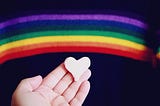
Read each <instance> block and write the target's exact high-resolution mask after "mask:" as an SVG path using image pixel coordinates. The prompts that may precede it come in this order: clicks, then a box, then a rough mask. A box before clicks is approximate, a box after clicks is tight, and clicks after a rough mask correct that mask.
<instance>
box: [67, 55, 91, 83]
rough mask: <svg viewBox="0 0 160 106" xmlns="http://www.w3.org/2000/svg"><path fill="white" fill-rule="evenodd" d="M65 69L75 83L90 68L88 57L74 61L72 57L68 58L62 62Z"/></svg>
mask: <svg viewBox="0 0 160 106" xmlns="http://www.w3.org/2000/svg"><path fill="white" fill-rule="evenodd" d="M64 65H65V68H66V69H67V70H68V71H69V72H70V73H71V74H72V76H73V77H74V80H75V81H78V80H79V78H80V76H81V75H82V74H83V73H84V72H85V71H86V70H87V69H88V68H89V67H90V65H91V61H90V59H89V58H88V57H82V58H80V59H79V60H76V59H75V58H73V57H68V58H66V59H65V61H64Z"/></svg>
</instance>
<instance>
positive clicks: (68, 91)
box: [63, 70, 91, 102]
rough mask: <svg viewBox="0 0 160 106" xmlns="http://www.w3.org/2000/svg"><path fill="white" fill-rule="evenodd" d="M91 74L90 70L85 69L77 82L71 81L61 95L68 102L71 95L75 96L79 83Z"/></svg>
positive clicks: (71, 97)
mask: <svg viewBox="0 0 160 106" xmlns="http://www.w3.org/2000/svg"><path fill="white" fill-rule="evenodd" d="M90 76H91V71H90V70H87V71H86V72H84V73H83V75H82V76H81V77H80V80H79V81H77V82H73V83H72V84H71V85H70V86H69V87H68V88H67V89H66V90H65V91H64V93H63V96H64V97H65V99H66V100H67V101H68V102H70V101H71V100H72V99H73V97H75V95H76V93H77V91H78V89H79V87H80V85H81V83H82V82H84V81H86V80H88V79H89V77H90Z"/></svg>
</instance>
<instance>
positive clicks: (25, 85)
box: [16, 75, 42, 93]
mask: <svg viewBox="0 0 160 106" xmlns="http://www.w3.org/2000/svg"><path fill="white" fill-rule="evenodd" d="M41 82H42V77H41V76H40V75H39V76H35V77H32V78H27V79H23V80H22V81H21V82H20V84H19V85H18V87H17V89H16V91H17V92H20V93H24V92H29V91H31V92H32V91H33V90H35V89H36V88H38V87H39V86H40V84H41Z"/></svg>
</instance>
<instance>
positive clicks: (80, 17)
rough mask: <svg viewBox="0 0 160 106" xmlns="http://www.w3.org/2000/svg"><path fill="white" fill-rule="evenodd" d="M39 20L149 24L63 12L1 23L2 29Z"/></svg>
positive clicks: (106, 16)
mask: <svg viewBox="0 0 160 106" xmlns="http://www.w3.org/2000/svg"><path fill="white" fill-rule="evenodd" d="M37 20H108V21H116V22H122V23H126V24H131V25H135V26H137V27H140V28H144V29H147V25H146V24H145V23H143V22H141V21H139V20H136V19H132V18H128V17H124V16H117V15H100V14H98V15H82V14H81V15H71V14H67V15H66V14H62V15H57V14H54V15H51V14H43V15H32V16H26V17H19V18H15V19H11V20H8V21H5V22H2V23H0V29H2V28H5V27H7V26H11V25H15V24H18V23H24V22H30V21H37Z"/></svg>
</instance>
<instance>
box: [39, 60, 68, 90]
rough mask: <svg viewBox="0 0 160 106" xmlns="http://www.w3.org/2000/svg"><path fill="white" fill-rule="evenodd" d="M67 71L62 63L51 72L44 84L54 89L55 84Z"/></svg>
mask: <svg viewBox="0 0 160 106" xmlns="http://www.w3.org/2000/svg"><path fill="white" fill-rule="evenodd" d="M66 73H67V70H66V69H65V67H64V64H63V63H62V64H61V65H59V66H58V67H57V68H56V69H54V70H53V71H52V72H51V73H49V74H48V75H47V76H46V77H45V78H44V80H43V82H42V86H47V87H49V88H50V89H53V87H55V85H56V84H57V83H58V82H59V81H60V80H61V78H62V77H63V76H64V75H65V74H66Z"/></svg>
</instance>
